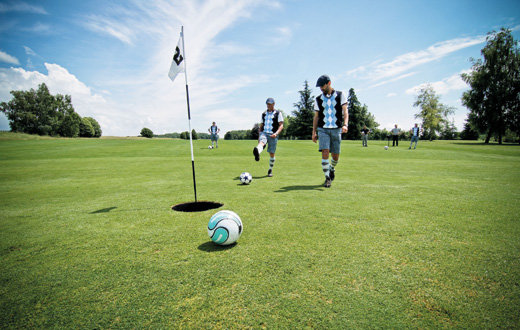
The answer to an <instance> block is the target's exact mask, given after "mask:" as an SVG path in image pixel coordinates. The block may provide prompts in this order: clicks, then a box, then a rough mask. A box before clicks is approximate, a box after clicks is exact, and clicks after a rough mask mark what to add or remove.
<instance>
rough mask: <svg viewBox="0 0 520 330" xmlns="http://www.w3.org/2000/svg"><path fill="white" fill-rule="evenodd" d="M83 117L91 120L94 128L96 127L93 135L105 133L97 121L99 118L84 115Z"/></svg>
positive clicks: (97, 135)
mask: <svg viewBox="0 0 520 330" xmlns="http://www.w3.org/2000/svg"><path fill="white" fill-rule="evenodd" d="M83 119H86V120H88V121H89V122H90V125H92V128H93V129H94V135H92V137H96V138H98V137H101V134H102V133H103V132H102V131H101V126H99V123H98V122H97V120H95V119H94V118H92V117H84V118H83Z"/></svg>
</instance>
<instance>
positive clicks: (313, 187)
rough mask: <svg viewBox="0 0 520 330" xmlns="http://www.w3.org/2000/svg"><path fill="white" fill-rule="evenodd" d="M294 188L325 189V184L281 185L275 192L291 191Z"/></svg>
mask: <svg viewBox="0 0 520 330" xmlns="http://www.w3.org/2000/svg"><path fill="white" fill-rule="evenodd" d="M293 190H319V191H323V185H321V184H318V185H310V186H287V187H281V188H280V189H279V190H275V191H274V192H289V191H293Z"/></svg>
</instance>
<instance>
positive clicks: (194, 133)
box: [188, 129, 199, 140]
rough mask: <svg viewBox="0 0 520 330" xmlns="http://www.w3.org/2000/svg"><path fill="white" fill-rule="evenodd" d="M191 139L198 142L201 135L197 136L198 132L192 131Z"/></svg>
mask: <svg viewBox="0 0 520 330" xmlns="http://www.w3.org/2000/svg"><path fill="white" fill-rule="evenodd" d="M189 138H190V137H189V136H188V139H189ZM191 139H192V140H198V139H199V135H198V134H197V132H195V129H192V130H191Z"/></svg>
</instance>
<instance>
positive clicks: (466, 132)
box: [460, 120, 479, 140]
mask: <svg viewBox="0 0 520 330" xmlns="http://www.w3.org/2000/svg"><path fill="white" fill-rule="evenodd" d="M478 137H479V134H478V131H477V130H476V129H473V127H472V126H471V124H470V122H469V121H468V120H466V122H465V123H464V128H463V129H462V132H460V138H461V139H462V140H478Z"/></svg>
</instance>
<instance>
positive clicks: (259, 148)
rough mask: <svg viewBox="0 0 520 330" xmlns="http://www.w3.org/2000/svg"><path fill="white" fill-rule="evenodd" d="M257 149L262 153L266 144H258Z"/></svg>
mask: <svg viewBox="0 0 520 330" xmlns="http://www.w3.org/2000/svg"><path fill="white" fill-rule="evenodd" d="M256 149H258V153H261V152H262V151H264V146H263V145H262V144H261V143H259V144H258V145H257V146H256Z"/></svg>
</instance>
